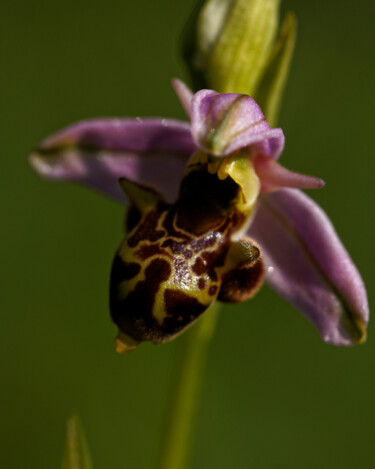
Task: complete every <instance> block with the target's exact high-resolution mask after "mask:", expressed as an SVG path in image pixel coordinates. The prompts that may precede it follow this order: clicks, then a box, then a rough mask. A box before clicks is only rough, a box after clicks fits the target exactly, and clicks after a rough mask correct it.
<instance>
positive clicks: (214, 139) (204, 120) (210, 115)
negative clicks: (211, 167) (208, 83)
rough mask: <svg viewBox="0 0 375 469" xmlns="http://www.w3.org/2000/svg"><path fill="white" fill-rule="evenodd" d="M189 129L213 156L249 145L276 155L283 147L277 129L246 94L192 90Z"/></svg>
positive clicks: (280, 134)
mask: <svg viewBox="0 0 375 469" xmlns="http://www.w3.org/2000/svg"><path fill="white" fill-rule="evenodd" d="M190 117H191V132H192V135H193V137H194V140H195V141H196V142H197V144H198V145H199V146H200V147H201V148H202V149H203V150H205V151H207V152H208V153H211V154H213V155H215V156H227V155H229V154H231V153H234V152H236V151H238V150H243V149H250V147H251V151H252V152H255V153H263V154H264V155H267V156H269V157H271V158H274V159H277V158H278V157H279V156H280V154H281V152H282V150H283V148H284V134H283V132H282V130H281V129H271V128H270V126H269V125H268V123H267V121H266V119H265V117H264V116H263V113H262V111H261V110H260V108H259V106H258V105H257V103H256V102H255V101H254V100H253V99H252V98H250V97H249V96H246V95H241V94H235V93H230V94H219V93H216V92H215V91H211V90H201V91H199V92H198V93H196V94H195V95H194V97H193V99H192V104H191V116H190Z"/></svg>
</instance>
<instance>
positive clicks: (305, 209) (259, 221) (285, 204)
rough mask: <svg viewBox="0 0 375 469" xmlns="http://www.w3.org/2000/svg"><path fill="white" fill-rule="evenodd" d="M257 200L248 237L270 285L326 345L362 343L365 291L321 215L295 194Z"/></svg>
mask: <svg viewBox="0 0 375 469" xmlns="http://www.w3.org/2000/svg"><path fill="white" fill-rule="evenodd" d="M260 199H261V201H260V204H259V205H260V206H259V210H258V212H257V214H256V216H255V219H254V222H253V225H252V227H251V229H250V234H251V236H252V237H253V238H255V240H257V241H258V243H259V244H260V245H261V247H262V249H263V252H264V258H265V261H266V264H267V265H268V274H267V281H268V283H269V284H270V286H271V287H272V288H274V289H275V290H276V291H277V292H278V293H279V294H280V295H281V296H283V297H284V298H286V299H287V300H289V301H290V302H291V303H292V304H293V305H294V306H296V307H297V308H299V309H300V310H301V311H302V312H303V313H304V314H305V315H306V316H307V317H308V318H309V319H310V321H311V322H312V323H313V324H315V326H316V327H317V328H318V330H319V332H320V334H321V335H322V338H323V340H324V341H325V342H330V343H332V344H335V345H353V344H356V343H360V342H363V341H364V340H365V337H366V326H367V322H368V316H369V312H368V303H367V295H366V290H365V286H364V284H363V281H362V279H361V276H360V274H359V272H358V270H357V268H356V267H355V265H354V264H353V262H352V260H351V258H350V256H349V254H348V253H347V251H346V250H345V248H344V246H343V244H342V243H341V241H340V239H339V238H338V236H337V234H336V232H335V230H334V228H333V226H332V224H331V222H330V220H329V219H328V217H327V215H326V214H325V212H324V211H323V210H322V209H321V208H320V207H319V206H318V205H317V204H316V203H315V202H314V201H313V200H311V199H310V198H309V197H307V196H306V195H305V194H304V193H303V192H301V191H299V190H296V189H281V190H279V191H277V192H274V193H271V194H267V195H263V196H262V197H261V198H260Z"/></svg>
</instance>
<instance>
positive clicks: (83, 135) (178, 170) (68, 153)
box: [30, 118, 197, 201]
mask: <svg viewBox="0 0 375 469" xmlns="http://www.w3.org/2000/svg"><path fill="white" fill-rule="evenodd" d="M196 148H197V147H196V145H195V143H194V141H193V139H192V137H191V134H190V127H189V124H188V123H185V122H180V121H176V120H171V119H140V118H137V119H110V118H108V119H93V120H87V121H82V122H78V123H76V124H73V125H71V126H69V127H67V128H65V129H63V130H61V131H60V132H58V133H56V134H54V135H52V136H51V137H48V138H46V139H45V140H44V141H43V142H42V143H41V144H40V145H39V147H38V148H37V149H36V150H35V151H34V152H33V153H32V154H31V156H30V162H31V164H32V166H33V167H34V168H35V169H36V171H37V172H38V173H39V174H41V175H42V176H44V177H46V178H47V179H63V180H68V181H75V182H79V183H83V184H86V185H88V186H91V187H94V188H95V189H99V190H100V191H102V192H104V193H106V194H107V195H110V196H111V197H114V198H115V199H118V200H121V201H123V200H124V194H123V192H122V190H121V189H120V185H119V184H118V180H119V178H120V177H126V178H129V179H131V180H133V181H136V182H141V183H143V184H146V185H151V186H154V187H156V188H157V189H158V190H160V191H161V192H162V193H163V194H164V195H165V196H166V197H167V198H168V199H169V200H173V199H174V198H175V197H176V195H177V192H178V188H179V183H180V180H181V178H182V175H183V171H184V168H185V165H186V162H187V160H188V158H189V156H190V155H191V154H192V153H193V152H194V151H195V150H196Z"/></svg>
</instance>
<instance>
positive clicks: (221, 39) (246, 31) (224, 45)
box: [198, 0, 280, 96]
mask: <svg viewBox="0 0 375 469" xmlns="http://www.w3.org/2000/svg"><path fill="white" fill-rule="evenodd" d="M223 2H224V0H221V1H220V0H210V1H209V2H208V3H207V4H206V6H205V8H204V10H203V13H202V17H201V18H200V22H199V28H198V34H199V36H198V37H199V46H200V48H201V52H202V53H204V55H203V56H202V57H204V56H205V57H206V59H205V60H206V61H207V71H208V82H209V86H210V87H211V88H213V89H215V90H216V91H219V92H220V93H243V94H248V95H250V96H253V95H254V94H255V91H256V87H257V84H258V82H259V79H260V77H261V76H262V74H263V71H264V68H265V66H266V63H267V61H268V55H269V53H270V51H271V49H272V45H273V42H274V39H275V36H276V32H277V28H278V18H279V3H280V1H279V0H231V1H230V0H229V3H225V4H224V5H223ZM227 5H229V7H228V8H226V6H227ZM207 9H210V10H211V16H213V18H212V17H210V19H209V18H208V15H207V16H205V15H204V11H205V10H207ZM215 9H216V15H217V18H216V20H215V18H214V15H213V13H212V12H213V11H215ZM212 25H213V26H212ZM210 28H211V29H210ZM212 31H213V32H212Z"/></svg>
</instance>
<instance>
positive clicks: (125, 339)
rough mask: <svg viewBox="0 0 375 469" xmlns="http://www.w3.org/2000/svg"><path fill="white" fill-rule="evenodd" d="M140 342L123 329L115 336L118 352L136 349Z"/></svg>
mask: <svg viewBox="0 0 375 469" xmlns="http://www.w3.org/2000/svg"><path fill="white" fill-rule="evenodd" d="M138 344H139V342H138V341H136V340H135V339H133V338H132V337H130V336H129V335H127V334H124V333H123V332H121V331H119V332H118V334H117V337H116V338H115V348H116V352H117V353H120V354H122V355H125V354H127V353H129V352H131V351H132V350H134V349H135V348H136V347H137V345H138Z"/></svg>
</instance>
